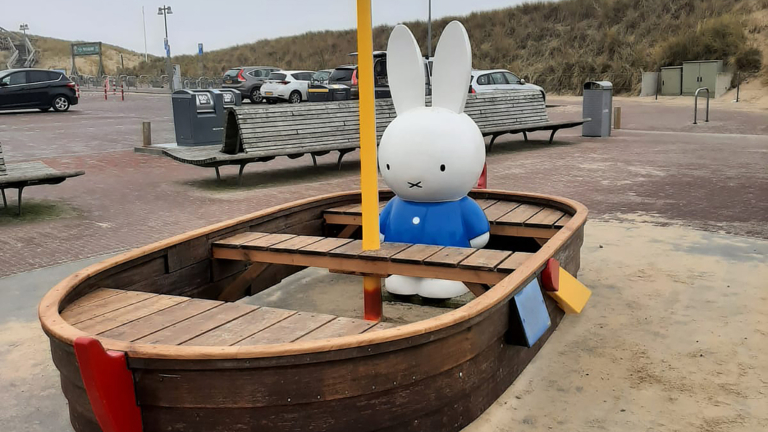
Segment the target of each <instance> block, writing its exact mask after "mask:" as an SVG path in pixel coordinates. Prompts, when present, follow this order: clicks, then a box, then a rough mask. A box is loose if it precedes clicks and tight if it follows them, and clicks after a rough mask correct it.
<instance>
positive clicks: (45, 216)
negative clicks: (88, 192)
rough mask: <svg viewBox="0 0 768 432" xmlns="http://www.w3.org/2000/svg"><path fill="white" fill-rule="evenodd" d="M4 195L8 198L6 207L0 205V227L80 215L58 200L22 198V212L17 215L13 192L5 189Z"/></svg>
mask: <svg viewBox="0 0 768 432" xmlns="http://www.w3.org/2000/svg"><path fill="white" fill-rule="evenodd" d="M5 195H6V196H7V198H8V207H7V208H3V207H2V206H1V205H0V227H2V226H12V225H18V224H25V223H33V222H40V221H47V220H52V219H64V218H71V217H76V216H79V215H80V213H79V212H78V211H77V209H75V208H74V207H70V206H69V205H67V204H64V203H62V202H59V201H49V200H24V201H23V202H22V206H21V211H22V214H21V216H19V215H18V214H17V211H18V208H17V207H16V200H15V199H12V198H13V197H15V193H13V191H11V190H7V191H5Z"/></svg>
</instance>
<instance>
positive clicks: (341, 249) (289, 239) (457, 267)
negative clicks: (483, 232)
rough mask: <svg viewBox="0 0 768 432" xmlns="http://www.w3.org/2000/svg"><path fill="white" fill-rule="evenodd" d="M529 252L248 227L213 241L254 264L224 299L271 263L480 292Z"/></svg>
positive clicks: (219, 249) (226, 254)
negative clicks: (375, 243)
mask: <svg viewBox="0 0 768 432" xmlns="http://www.w3.org/2000/svg"><path fill="white" fill-rule="evenodd" d="M531 255H532V254H530V253H526V252H511V251H502V250H493V249H474V248H459V247H443V246H431V245H417V244H404V243H389V242H384V243H382V244H381V247H380V248H379V249H378V250H375V251H364V250H363V244H362V241H361V240H353V239H345V238H338V237H318V236H304V235H294V234H273V233H264V232H246V233H241V234H237V235H234V236H232V237H230V238H227V239H223V240H219V241H216V242H214V243H213V245H212V256H213V258H215V259H223V260H236V261H248V262H252V263H254V264H253V265H251V268H249V269H248V271H246V272H244V273H243V274H242V275H241V276H240V277H239V279H238V280H236V281H235V282H233V283H232V284H231V285H230V286H229V287H227V288H226V289H225V290H224V292H223V293H222V295H221V296H220V297H219V299H220V300H226V299H229V298H240V297H242V295H243V293H242V292H241V291H243V290H245V289H246V288H247V286H248V285H249V284H250V282H251V281H252V280H253V279H255V278H256V277H258V275H259V274H260V272H261V271H263V270H264V269H266V268H267V267H268V264H287V265H295V266H303V267H319V268H326V269H329V270H331V271H333V272H338V273H346V274H354V275H360V276H377V277H380V278H385V277H387V276H389V275H392V274H398V275H403V276H413V277H422V278H437V279H448V280H455V281H461V282H464V283H465V284H467V286H468V287H469V288H470V289H471V290H472V292H473V293H475V295H481V294H482V293H483V292H485V290H487V289H488V288H490V287H492V286H493V285H495V284H496V283H498V282H499V281H501V280H502V279H504V278H505V277H507V276H508V275H509V274H510V273H512V272H513V271H514V270H515V269H516V268H517V267H518V266H520V265H521V264H522V263H523V262H525V261H526V260H527V259H528V258H530V256H531Z"/></svg>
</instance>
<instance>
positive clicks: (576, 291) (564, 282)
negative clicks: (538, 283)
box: [547, 267, 592, 314]
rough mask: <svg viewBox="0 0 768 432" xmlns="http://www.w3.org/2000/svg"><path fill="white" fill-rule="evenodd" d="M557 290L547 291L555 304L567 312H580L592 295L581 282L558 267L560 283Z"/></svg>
mask: <svg viewBox="0 0 768 432" xmlns="http://www.w3.org/2000/svg"><path fill="white" fill-rule="evenodd" d="M559 285H560V286H559V289H558V290H557V291H547V294H549V295H550V296H551V297H552V298H553V299H555V301H556V302H557V304H558V305H559V306H560V307H561V308H562V309H563V310H564V311H565V313H568V314H577V313H581V311H582V309H584V306H585V305H586V304H587V300H589V297H590V296H591V295H592V291H590V290H589V288H587V287H586V286H584V284H583V283H581V282H579V281H578V280H577V279H576V278H575V277H573V276H572V275H571V274H570V273H568V272H567V271H565V269H564V268H562V267H560V284H559Z"/></svg>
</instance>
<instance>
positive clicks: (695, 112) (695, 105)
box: [693, 87, 709, 124]
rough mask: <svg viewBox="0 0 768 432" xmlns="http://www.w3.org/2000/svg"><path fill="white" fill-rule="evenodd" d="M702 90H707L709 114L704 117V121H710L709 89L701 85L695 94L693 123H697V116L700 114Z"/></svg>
mask: <svg viewBox="0 0 768 432" xmlns="http://www.w3.org/2000/svg"><path fill="white" fill-rule="evenodd" d="M702 90H706V91H707V116H706V118H705V119H704V122H705V123H708V122H709V89H708V88H706V87H699V88H697V89H696V93H695V94H694V96H693V124H696V116H697V115H698V114H699V92H700V91H702Z"/></svg>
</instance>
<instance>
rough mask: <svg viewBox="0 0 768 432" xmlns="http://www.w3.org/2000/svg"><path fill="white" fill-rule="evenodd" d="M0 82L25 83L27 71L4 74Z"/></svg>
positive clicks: (10, 83)
mask: <svg viewBox="0 0 768 432" xmlns="http://www.w3.org/2000/svg"><path fill="white" fill-rule="evenodd" d="M0 82H2V83H5V84H8V85H18V84H26V83H27V73H26V72H16V73H12V74H10V75H6V76H4V77H3V78H2V79H1V80H0Z"/></svg>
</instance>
